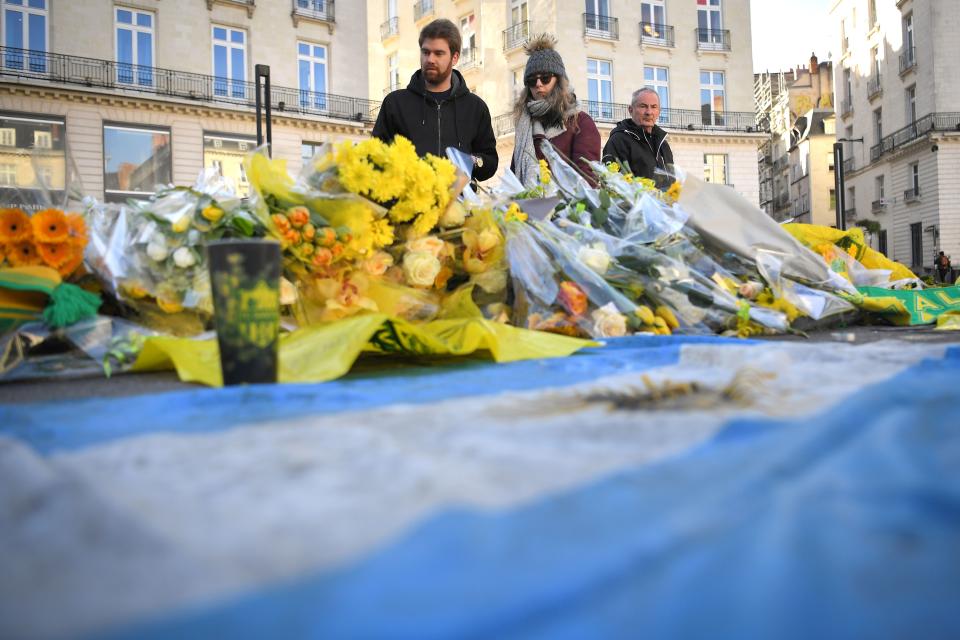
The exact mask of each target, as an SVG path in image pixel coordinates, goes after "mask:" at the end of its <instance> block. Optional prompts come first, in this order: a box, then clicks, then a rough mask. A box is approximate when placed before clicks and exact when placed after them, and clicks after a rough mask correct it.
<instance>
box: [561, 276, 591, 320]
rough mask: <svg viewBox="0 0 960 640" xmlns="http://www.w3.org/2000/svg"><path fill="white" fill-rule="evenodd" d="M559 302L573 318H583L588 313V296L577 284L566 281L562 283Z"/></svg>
mask: <svg viewBox="0 0 960 640" xmlns="http://www.w3.org/2000/svg"><path fill="white" fill-rule="evenodd" d="M557 302H559V303H560V305H561V306H562V307H563V308H564V309H566V310H567V313H569V314H570V315H572V316H575V317H576V316H582V315H583V314H584V313H586V312H587V294H586V293H584V292H583V289H581V288H580V287H579V285H577V283H576V282H570V281H569V280H566V281H564V282H561V283H560V293H559V294H558V295H557Z"/></svg>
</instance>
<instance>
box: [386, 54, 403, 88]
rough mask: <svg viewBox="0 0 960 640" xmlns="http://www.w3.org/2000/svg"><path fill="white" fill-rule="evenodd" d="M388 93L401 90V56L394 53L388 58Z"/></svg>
mask: <svg viewBox="0 0 960 640" xmlns="http://www.w3.org/2000/svg"><path fill="white" fill-rule="evenodd" d="M387 82H388V83H389V84H388V86H387V91H396V90H397V89H399V88H400V54H398V53H396V52H394V53H391V54H390V55H389V56H387Z"/></svg>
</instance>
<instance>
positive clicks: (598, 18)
mask: <svg viewBox="0 0 960 640" xmlns="http://www.w3.org/2000/svg"><path fill="white" fill-rule="evenodd" d="M583 35H585V36H590V37H592V38H603V39H605V40H619V39H620V21H619V20H617V19H616V18H611V17H610V16H602V15H597V14H595V13H585V14H583Z"/></svg>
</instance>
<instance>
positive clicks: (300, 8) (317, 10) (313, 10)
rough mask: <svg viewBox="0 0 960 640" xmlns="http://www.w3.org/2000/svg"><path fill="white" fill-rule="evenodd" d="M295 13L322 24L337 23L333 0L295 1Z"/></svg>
mask: <svg viewBox="0 0 960 640" xmlns="http://www.w3.org/2000/svg"><path fill="white" fill-rule="evenodd" d="M293 13H294V15H297V16H301V17H303V18H311V19H313V20H320V21H321V22H336V19H335V17H334V12H333V0H293Z"/></svg>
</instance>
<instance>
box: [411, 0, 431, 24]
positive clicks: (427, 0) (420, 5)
mask: <svg viewBox="0 0 960 640" xmlns="http://www.w3.org/2000/svg"><path fill="white" fill-rule="evenodd" d="M432 14H433V0H420V1H419V2H415V3H414V5H413V20H414V22H419V21H420V20H423V19H424V18H426V17H427V16H429V15H432Z"/></svg>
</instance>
